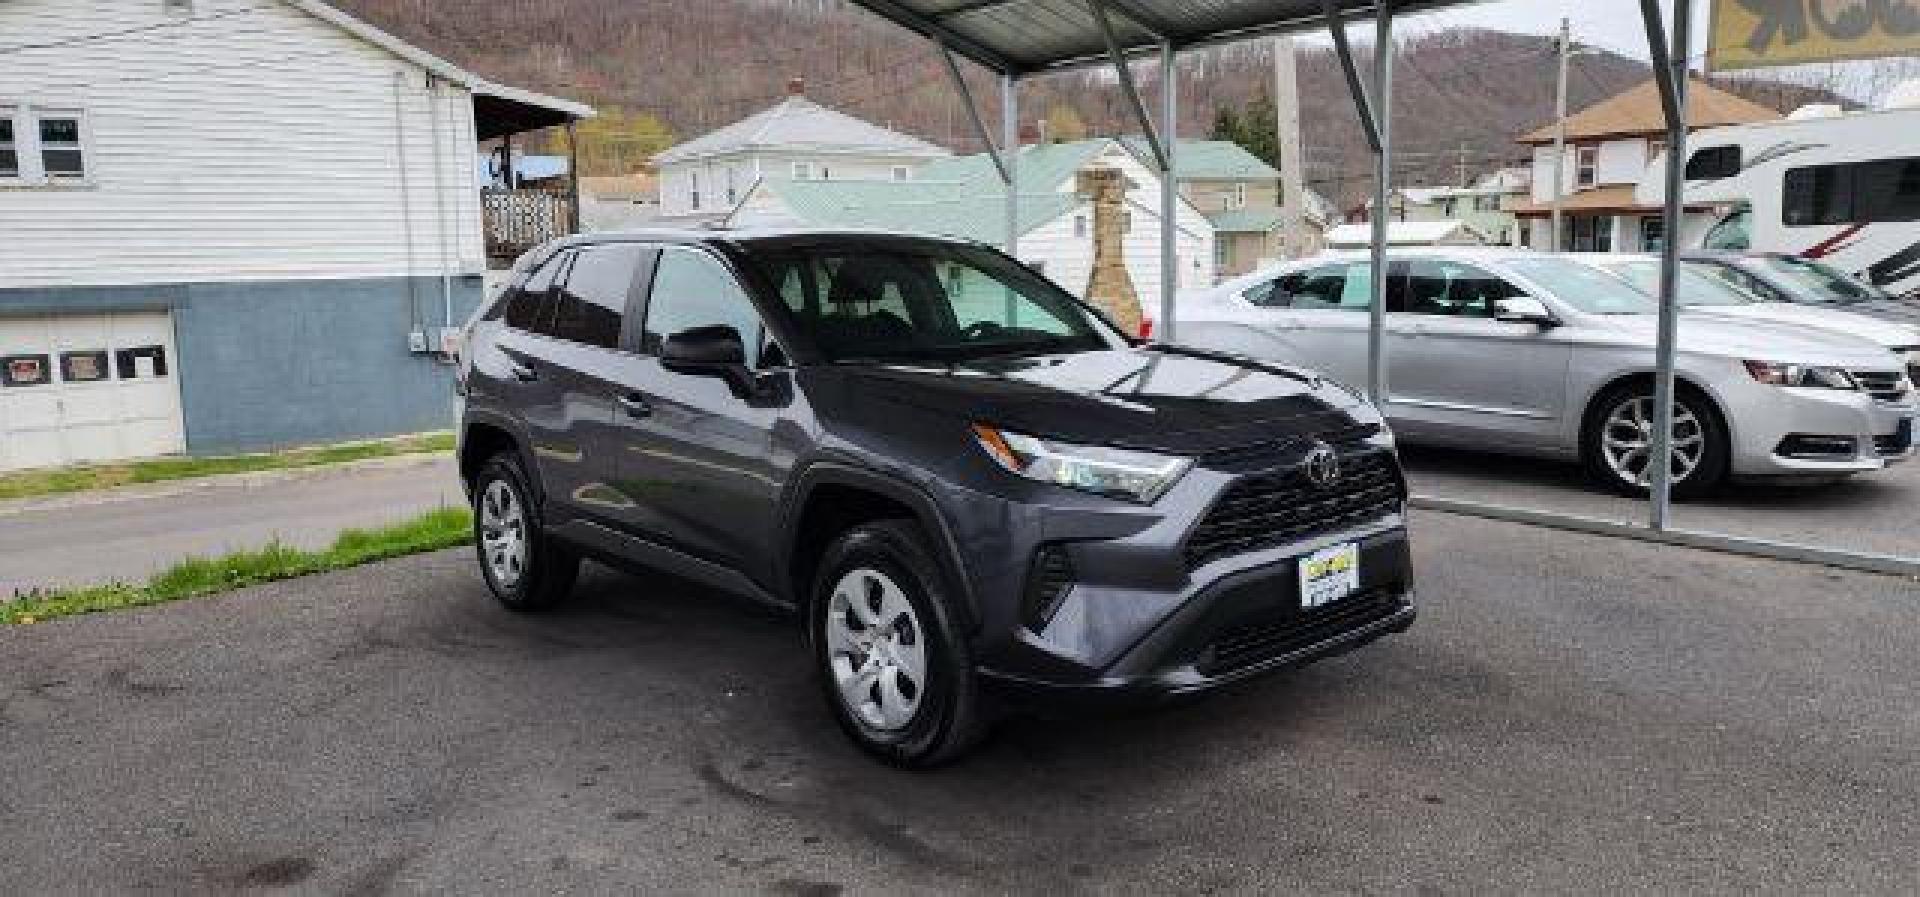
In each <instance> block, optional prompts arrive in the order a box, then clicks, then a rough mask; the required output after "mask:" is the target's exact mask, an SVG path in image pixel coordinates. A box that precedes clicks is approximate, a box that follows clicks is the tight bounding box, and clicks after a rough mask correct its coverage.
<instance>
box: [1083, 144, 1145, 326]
mask: <svg viewBox="0 0 1920 897" xmlns="http://www.w3.org/2000/svg"><path fill="white" fill-rule="evenodd" d="M1077 188H1078V190H1079V192H1080V195H1081V196H1084V197H1087V198H1088V199H1089V200H1091V201H1092V202H1093V275H1092V276H1091V277H1089V278H1088V280H1087V292H1086V299H1087V301H1088V302H1091V303H1093V304H1094V305H1095V306H1097V307H1098V308H1100V309H1101V310H1102V311H1105V312H1106V313H1107V316H1108V317H1110V318H1112V319H1113V322H1114V323H1115V324H1118V325H1120V329H1121V331H1122V332H1124V333H1129V334H1132V333H1139V332H1140V319H1141V317H1142V313H1141V310H1140V293H1139V292H1138V291H1136V290H1135V289H1134V288H1133V275H1131V274H1129V273H1127V255H1126V237H1127V175H1126V172H1123V171H1121V170H1120V169H1118V168H1088V169H1085V170H1082V171H1081V172H1080V174H1079V178H1078V181H1077Z"/></svg>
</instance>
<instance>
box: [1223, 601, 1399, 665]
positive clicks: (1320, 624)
mask: <svg viewBox="0 0 1920 897" xmlns="http://www.w3.org/2000/svg"><path fill="white" fill-rule="evenodd" d="M1403 606H1404V603H1403V602H1402V601H1401V600H1400V598H1399V597H1398V596H1397V595H1395V594H1394V593H1393V592H1392V591H1390V590H1387V589H1370V590H1368V591H1365V592H1360V593H1357V594H1354V595H1351V596H1348V597H1346V598H1343V599H1341V600H1340V601H1336V602H1334V603H1333V604H1329V605H1327V606H1326V607H1316V608H1314V609H1313V610H1310V611H1305V612H1301V611H1291V610H1290V611H1283V612H1277V613H1274V614H1271V615H1268V616H1266V617H1264V618H1261V619H1255V620H1251V621H1248V622H1245V623H1241V624H1239V625H1236V626H1229V627H1227V628H1225V629H1222V630H1220V633H1219V635H1217V636H1216V637H1215V638H1214V640H1213V643H1212V644H1211V645H1208V646H1207V648H1206V649H1205V650H1204V651H1202V652H1201V654H1200V659H1199V662H1198V663H1197V664H1195V666H1196V667H1197V668H1198V669H1199V670H1200V672H1201V673H1203V674H1205V675H1208V676H1218V675H1222V674H1225V673H1232V672H1235V671H1238V670H1243V669H1246V668H1247V667H1251V666H1256V665H1258V664H1261V663H1265V662H1266V661H1269V660H1272V659H1274V658H1276V657H1284V656H1286V655H1288V654H1292V653H1294V652H1295V651H1303V650H1306V649H1308V648H1311V647H1313V646H1314V645H1317V644H1320V643H1321V642H1324V641H1327V640H1328V639H1332V638H1337V637H1338V636H1340V635H1341V634H1343V633H1347V632H1351V631H1353V630H1355V629H1359V628H1361V627H1364V626H1367V625H1369V624H1372V623H1376V622H1379V621H1380V620H1384V619H1386V618H1387V617H1390V616H1392V615H1393V614H1394V613H1395V612H1396V611H1398V610H1400V608H1401V607H1403Z"/></svg>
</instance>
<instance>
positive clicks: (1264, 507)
mask: <svg viewBox="0 0 1920 897" xmlns="http://www.w3.org/2000/svg"><path fill="white" fill-rule="evenodd" d="M1340 468H1341V473H1340V479H1339V480H1337V481H1336V482H1334V483H1333V485H1331V486H1324V487H1322V486H1316V485H1314V484H1312V483H1310V482H1308V481H1307V478H1306V475H1305V474H1303V473H1301V472H1300V470H1299V469H1297V468H1294V469H1288V470H1282V471H1275V472H1272V473H1260V474H1250V475H1247V476H1244V477H1241V478H1240V479H1239V480H1238V481H1236V482H1235V483H1234V484H1233V485H1232V486H1229V487H1227V490H1226V492H1225V493H1223V494H1222V495H1221V496H1220V499H1219V500H1218V501H1216V502H1214V505H1213V508H1212V509H1210V510H1209V511H1207V516H1206V517H1205V518H1203V519H1202V520H1201V521H1200V524H1199V525H1198V526H1196V527H1194V530H1193V533H1192V535H1189V536H1188V537H1187V544H1186V549H1185V552H1186V558H1187V565H1188V566H1189V567H1198V566H1200V565H1201V564H1204V563H1207V562H1208V561H1211V560H1213V559H1215V558H1222V557H1229V556H1231V555H1236V554H1244V553H1246V552H1249V551H1255V550H1258V549H1261V548H1270V547H1272V546H1275V545H1283V544H1286V543H1288V542H1293V541H1297V540H1299V539H1302V538H1305V537H1308V536H1312V535H1317V534H1319V533H1324V532H1331V531H1333V530H1337V529H1343V528H1345V527H1349V526H1353V525H1355V524H1359V523H1365V522H1367V521H1369V520H1377V519H1379V518H1381V517H1385V516H1387V515H1388V514H1392V513H1394V512H1396V511H1398V510H1399V509H1400V503H1401V502H1402V501H1403V500H1405V498H1406V494H1405V490H1404V488H1403V487H1402V486H1401V483H1400V471H1399V468H1398V467H1397V466H1396V465H1395V464H1394V461H1393V453H1392V452H1388V451H1363V452H1356V453H1353V454H1349V455H1343V456H1341V458H1340Z"/></svg>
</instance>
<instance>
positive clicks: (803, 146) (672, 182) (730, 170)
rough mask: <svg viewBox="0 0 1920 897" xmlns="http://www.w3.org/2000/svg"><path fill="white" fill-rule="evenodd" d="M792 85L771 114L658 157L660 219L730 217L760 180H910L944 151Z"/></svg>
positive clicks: (767, 112) (767, 111) (798, 83)
mask: <svg viewBox="0 0 1920 897" xmlns="http://www.w3.org/2000/svg"><path fill="white" fill-rule="evenodd" d="M805 87H806V85H805V82H803V81H801V80H800V79H797V78H796V79H794V80H792V81H789V82H788V83H787V96H786V98H785V99H783V100H781V101H780V102H779V103H777V104H775V105H774V106H772V107H771V108H768V109H765V110H762V111H760V112H758V113H755V114H754V115H751V116H748V117H747V118H745V119H742V120H740V121H737V122H734V123H733V124H730V125H727V126H726V127H724V128H721V129H719V130H717V131H713V132H710V133H707V134H703V135H701V136H699V137H696V138H694V139H692V140H689V141H687V142H685V143H682V144H679V145H676V146H674V147H672V148H671V149H668V150H667V151H665V152H663V153H661V154H659V155H657V156H655V157H654V159H653V164H654V167H655V168H656V169H658V171H659V175H660V214H661V216H662V217H663V218H665V219H667V220H669V221H674V220H676V219H677V220H678V221H679V223H683V224H684V223H688V220H689V219H692V220H705V219H713V218H718V217H720V216H723V215H726V214H727V213H729V212H731V211H732V210H733V207H734V206H736V205H738V204H739V202H740V200H741V198H742V197H744V196H746V195H747V192H748V191H749V190H750V189H751V188H752V187H753V185H754V184H756V183H758V182H760V181H761V180H765V179H771V178H778V179H782V180H795V181H813V180H818V181H874V180H891V181H908V180H912V179H913V178H915V177H916V176H917V174H918V172H919V171H920V170H921V169H922V168H924V167H925V166H926V165H927V164H928V163H930V162H933V161H934V160H936V159H941V158H945V157H947V156H950V155H952V154H951V153H949V152H948V151H947V150H946V149H943V148H941V147H939V146H935V145H933V144H931V143H928V142H927V141H925V140H921V139H920V138H918V137H913V136H910V135H907V134H902V133H900V132H898V131H893V130H889V129H887V128H883V127H880V126H879V125H876V124H873V123H872V122H868V121H862V120H860V119H858V118H854V117H853V116H851V115H847V114H845V113H843V112H839V111H837V110H834V109H829V108H827V107H825V106H822V105H820V104H819V103H816V102H814V101H812V100H809V99H807V97H806V93H805Z"/></svg>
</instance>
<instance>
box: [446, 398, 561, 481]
mask: <svg viewBox="0 0 1920 897" xmlns="http://www.w3.org/2000/svg"><path fill="white" fill-rule="evenodd" d="M509 451H510V452H512V453H513V454H514V455H515V456H516V457H517V458H519V460H520V473H521V475H522V476H524V477H526V480H527V485H528V487H530V488H531V489H532V490H533V497H534V499H535V500H536V501H540V500H542V499H543V497H544V495H545V491H544V489H543V488H542V486H541V484H540V471H539V470H538V469H537V468H535V467H534V465H533V457H532V455H531V454H530V453H529V452H528V451H527V440H526V438H525V437H524V436H523V435H521V434H520V432H519V430H518V428H517V427H515V426H514V425H513V424H512V423H510V422H508V421H506V420H504V419H501V418H498V417H496V416H494V415H490V414H477V415H469V416H468V419H467V420H466V421H464V422H463V423H462V424H461V427H460V448H459V451H458V454H457V457H456V459H455V460H456V461H457V462H458V464H459V468H460V483H461V485H462V486H464V487H465V488H466V490H467V492H468V493H469V495H471V493H472V491H473V479H474V477H476V476H479V474H480V467H481V465H484V464H486V463H487V459H488V458H491V457H493V456H494V455H497V454H500V453H501V452H509Z"/></svg>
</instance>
